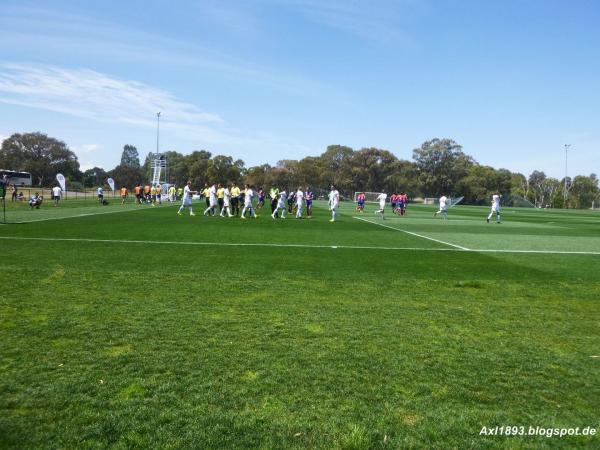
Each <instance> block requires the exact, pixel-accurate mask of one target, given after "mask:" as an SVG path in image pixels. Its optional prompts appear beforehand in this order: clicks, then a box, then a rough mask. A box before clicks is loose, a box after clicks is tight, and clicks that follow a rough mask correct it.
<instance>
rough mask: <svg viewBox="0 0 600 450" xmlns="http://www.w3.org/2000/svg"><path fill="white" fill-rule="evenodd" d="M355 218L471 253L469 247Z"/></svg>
mask: <svg viewBox="0 0 600 450" xmlns="http://www.w3.org/2000/svg"><path fill="white" fill-rule="evenodd" d="M353 218H354V219H356V220H362V221H363V222H367V223H372V224H373V225H379V226H380V227H384V228H389V229H390V230H395V231H400V232H402V233H406V234H410V235H411V236H416V237H419V238H421V239H427V240H428V241H433V242H437V243H438V244H444V245H449V246H450V247H454V248H456V249H459V250H464V251H471V249H469V248H467V247H463V246H461V245H456V244H452V243H450V242H446V241H441V240H439V239H434V238H432V237H429V236H423V235H422V234H418V233H413V232H412V231H406V230H403V229H402V228H396V227H392V226H389V225H384V224H382V223H377V222H372V221H371V220H367V219H364V218H362V217H356V216H353Z"/></svg>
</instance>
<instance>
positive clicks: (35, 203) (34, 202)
mask: <svg viewBox="0 0 600 450" xmlns="http://www.w3.org/2000/svg"><path fill="white" fill-rule="evenodd" d="M43 201H44V197H42V196H41V195H40V194H39V192H36V193H35V195H34V196H33V197H31V198H30V199H29V207H30V208H31V209H33V208H35V209H40V206H41V204H42V202H43Z"/></svg>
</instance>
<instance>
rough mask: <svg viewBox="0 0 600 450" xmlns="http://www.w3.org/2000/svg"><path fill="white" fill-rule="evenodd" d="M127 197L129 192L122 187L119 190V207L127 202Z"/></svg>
mask: <svg viewBox="0 0 600 450" xmlns="http://www.w3.org/2000/svg"><path fill="white" fill-rule="evenodd" d="M127 197H129V192H128V191H127V188H126V187H125V186H123V187H122V188H121V205H124V204H125V202H126V201H127Z"/></svg>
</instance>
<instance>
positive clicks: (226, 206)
mask: <svg viewBox="0 0 600 450" xmlns="http://www.w3.org/2000/svg"><path fill="white" fill-rule="evenodd" d="M230 203H231V192H230V191H229V188H228V187H227V186H225V187H224V188H223V207H222V208H221V214H220V216H221V217H225V212H227V217H233V215H232V214H231V210H230V209H229V204H230Z"/></svg>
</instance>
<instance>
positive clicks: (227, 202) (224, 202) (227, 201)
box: [223, 198, 229, 208]
mask: <svg viewBox="0 0 600 450" xmlns="http://www.w3.org/2000/svg"><path fill="white" fill-rule="evenodd" d="M223 207H224V208H228V207H229V199H228V198H225V199H223Z"/></svg>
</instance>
